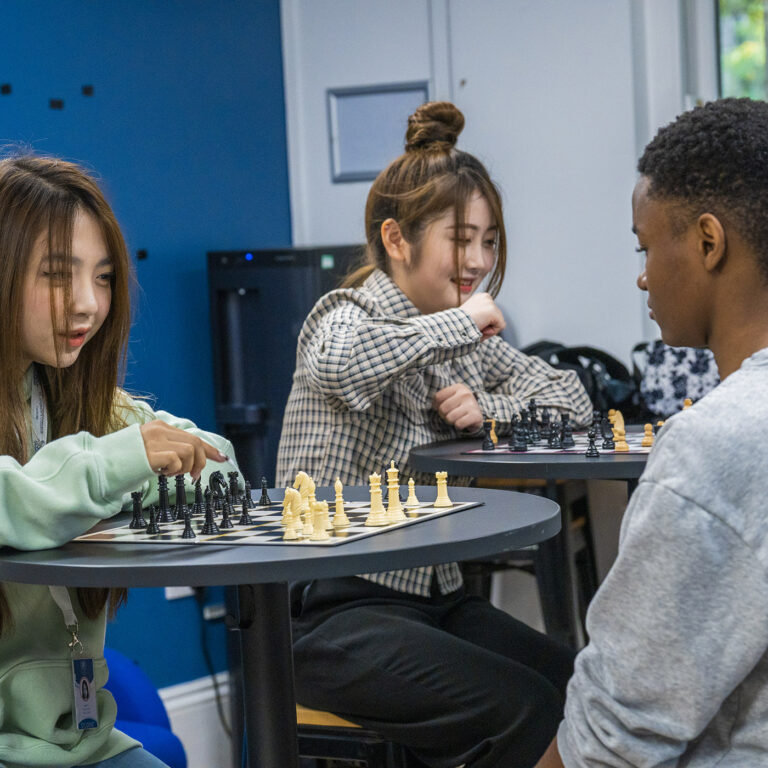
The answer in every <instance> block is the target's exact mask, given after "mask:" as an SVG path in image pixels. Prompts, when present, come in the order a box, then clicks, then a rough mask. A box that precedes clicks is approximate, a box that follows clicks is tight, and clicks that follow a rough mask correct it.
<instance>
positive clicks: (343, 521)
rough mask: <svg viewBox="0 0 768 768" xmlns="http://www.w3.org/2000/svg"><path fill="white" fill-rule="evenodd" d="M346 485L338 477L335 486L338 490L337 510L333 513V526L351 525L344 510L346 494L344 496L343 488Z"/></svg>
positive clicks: (344, 526) (343, 526)
mask: <svg viewBox="0 0 768 768" xmlns="http://www.w3.org/2000/svg"><path fill="white" fill-rule="evenodd" d="M343 487H344V486H342V484H341V480H340V479H339V478H338V477H337V478H336V483H335V484H334V486H333V488H334V490H335V491H336V501H335V503H336V511H335V513H334V515H333V527H334V528H346V527H347V526H349V518H348V517H347V513H346V512H345V511H344V496H342V489H343Z"/></svg>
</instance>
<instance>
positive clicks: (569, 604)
mask: <svg viewBox="0 0 768 768" xmlns="http://www.w3.org/2000/svg"><path fill="white" fill-rule="evenodd" d="M627 430H628V431H629V432H632V431H640V432H642V427H640V426H637V425H628V426H627ZM506 439H507V438H506V437H505V438H503V440H504V441H506ZM481 445H482V440H478V439H472V440H445V441H443V442H437V443H427V444H426V445H419V446H416V447H415V448H411V451H410V453H409V455H408V465H409V466H410V467H412V468H413V469H415V470H418V471H420V472H438V471H442V470H445V471H447V472H448V474H449V475H454V476H460V477H473V478H477V477H493V478H513V479H537V480H544V481H545V493H546V495H547V497H548V498H550V499H552V500H553V501H554V500H556V499H557V481H558V480H624V481H626V482H627V492H628V495H630V496H631V494H632V492H633V491H634V489H635V488H636V487H637V479H638V478H639V477H640V475H641V474H642V473H643V470H644V469H645V463H646V461H647V460H648V454H647V453H608V452H601V454H600V456H598V457H596V458H591V459H590V458H587V457H586V456H585V455H584V453H534V452H532V451H531V452H526V453H466V451H470V450H474V449H477V448H480V446H481ZM599 447H600V444H599V442H598V450H599ZM566 529H567V526H565V525H562V526H561V529H560V534H559V535H558V536H556V537H554V538H552V539H549V540H548V541H546V542H544V543H542V545H541V547H540V548H539V569H537V581H538V583H539V588H540V590H541V591H542V593H543V594H542V610H543V613H544V622H545V625H546V627H547V632H548V633H550V634H552V635H554V636H556V637H558V638H559V639H561V640H563V641H564V642H567V643H569V644H570V645H572V646H575V645H576V644H577V641H578V634H579V623H580V622H579V620H578V618H577V616H576V610H575V606H574V601H573V586H572V578H571V569H570V559H571V558H570V553H569V543H568V535H567V530H566ZM539 570H541V571H543V572H542V573H539V572H538V571H539Z"/></svg>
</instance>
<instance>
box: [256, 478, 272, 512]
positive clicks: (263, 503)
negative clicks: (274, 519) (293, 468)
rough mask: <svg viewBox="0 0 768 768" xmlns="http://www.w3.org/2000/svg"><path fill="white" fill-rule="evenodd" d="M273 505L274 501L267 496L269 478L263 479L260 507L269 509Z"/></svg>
mask: <svg viewBox="0 0 768 768" xmlns="http://www.w3.org/2000/svg"><path fill="white" fill-rule="evenodd" d="M271 503H272V500H271V499H270V498H269V495H268V494H267V478H266V477H262V478H261V498H260V499H259V505H260V506H262V507H268V506H269V505H270V504H271Z"/></svg>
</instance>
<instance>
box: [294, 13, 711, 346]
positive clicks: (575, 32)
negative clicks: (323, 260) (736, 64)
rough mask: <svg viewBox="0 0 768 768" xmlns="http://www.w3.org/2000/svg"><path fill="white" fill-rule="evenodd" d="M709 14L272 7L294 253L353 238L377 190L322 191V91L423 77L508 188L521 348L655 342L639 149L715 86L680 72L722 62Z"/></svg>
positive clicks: (469, 145) (510, 295)
mask: <svg viewBox="0 0 768 768" xmlns="http://www.w3.org/2000/svg"><path fill="white" fill-rule="evenodd" d="M708 3H709V0H282V5H281V11H282V23H283V56H284V64H285V82H286V110H287V122H288V137H289V168H290V179H291V205H292V217H293V236H294V243H295V244H296V245H310V244H330V243H348V242H361V241H362V239H363V209H364V204H365V197H366V194H367V192H368V188H369V183H359V182H358V183H351V184H332V183H331V180H330V168H329V152H328V137H327V116H326V102H325V91H326V89H327V88H336V87H342V86H351V85H367V84H377V83H387V82H396V81H413V80H428V81H429V82H430V96H431V97H432V98H449V99H453V100H454V101H455V103H456V104H457V105H458V106H459V108H460V109H461V110H462V111H463V112H464V114H465V116H466V120H467V124H466V128H465V130H464V133H463V134H462V136H461V138H460V139H459V146H460V147H461V148H462V149H465V150H467V151H470V152H473V153H474V154H476V155H478V156H479V157H480V158H481V159H482V160H483V161H484V162H485V163H486V165H487V166H488V168H489V170H490V172H491V175H492V176H493V177H494V178H495V179H496V181H497V182H498V183H499V185H500V187H501V189H502V193H503V196H504V202H505V211H506V215H505V221H506V225H507V230H508V238H509V265H508V272H507V280H506V282H505V284H504V286H503V288H502V291H501V294H500V296H499V302H500V304H501V306H502V308H503V309H504V311H505V314H506V315H507V320H508V323H509V325H510V330H511V332H512V337H513V340H514V341H515V342H516V343H518V344H519V345H521V346H522V345H525V344H528V343H530V342H532V341H535V340H537V339H540V338H552V339H556V340H562V341H564V342H566V343H568V344H577V343H578V344H592V345H594V346H598V347H602V348H604V349H606V350H608V351H610V352H611V353H613V354H615V355H617V356H618V357H620V358H623V359H625V360H627V359H628V356H629V351H630V349H631V347H632V346H633V345H634V343H635V342H637V341H639V340H641V339H642V338H652V337H655V336H657V335H658V333H657V329H656V327H655V325H654V324H652V323H651V322H650V321H649V320H648V319H647V312H646V309H645V302H644V299H643V298H642V296H641V295H640V293H639V291H637V289H636V287H635V282H634V281H635V277H636V275H637V272H638V268H639V264H640V260H639V258H638V256H637V255H636V254H635V253H634V247H635V240H634V237H633V235H632V234H631V207H630V195H631V191H632V187H633V185H634V181H635V164H636V159H637V154H638V152H639V151H641V150H642V147H643V146H644V145H645V143H646V142H647V141H648V140H649V139H650V138H651V137H652V135H653V134H654V133H655V130H656V128H657V127H658V126H660V125H662V124H664V123H666V122H669V121H670V120H671V119H673V118H674V117H675V115H676V114H678V113H679V112H680V111H682V109H683V107H684V105H685V104H686V102H689V103H690V102H691V99H692V98H693V97H695V96H696V95H699V94H696V93H694V94H692V93H691V87H689V86H690V84H691V83H694V85H696V87H697V88H698V90H699V91H702V89H703V91H706V90H707V88H706V86H707V83H709V84H710V85H711V76H710V77H709V80H708V81H707V80H706V78H704V79H702V77H698V79H697V78H696V77H695V75H697V73H696V72H693V71H692V66H693V65H692V64H691V63H690V62H694V64H695V62H696V61H698V60H701V61H704V60H706V61H707V62H708V61H709V60H708V59H707V57H708V55H709V54H710V53H711V54H712V55H713V56H714V51H713V50H712V46H711V40H710V39H709V38H708V37H707V35H710V34H711V33H712V30H711V29H709V28H708V27H707V25H706V23H704V22H705V21H706V7H708V5H707V4H708ZM697 14H698V15H697ZM702 19H704V22H702ZM694 33H695V35H696V36H695V37H694V43H695V49H694V48H691V49H690V50H688V49H687V48H686V46H685V45H684V42H685V35H686V34H694ZM712 39H713V38H712ZM697 57H698V59H697ZM702 82H704V86H701V83H702ZM710 90H711V89H710ZM701 95H703V96H705V97H711V96H712V95H714V94H711V93H710V92H706V93H702V94H701ZM404 132H405V123H404V124H403V133H404Z"/></svg>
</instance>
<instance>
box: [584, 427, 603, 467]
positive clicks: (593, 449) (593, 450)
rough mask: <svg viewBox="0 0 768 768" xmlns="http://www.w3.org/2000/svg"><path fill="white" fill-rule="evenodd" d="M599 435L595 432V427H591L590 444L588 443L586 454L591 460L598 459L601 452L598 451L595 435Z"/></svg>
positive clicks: (589, 431) (588, 433) (589, 432)
mask: <svg viewBox="0 0 768 768" xmlns="http://www.w3.org/2000/svg"><path fill="white" fill-rule="evenodd" d="M596 434H597V433H596V432H595V428H594V427H590V428H589V430H588V431H587V439H588V440H589V442H588V443H587V451H586V453H585V454H584V455H585V456H586V457H587V458H589V459H596V458H597V457H598V456H599V455H600V452H599V451H598V450H597V446H596V445H595V435H596Z"/></svg>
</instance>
